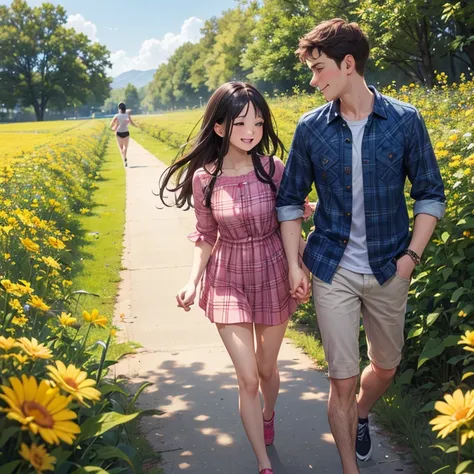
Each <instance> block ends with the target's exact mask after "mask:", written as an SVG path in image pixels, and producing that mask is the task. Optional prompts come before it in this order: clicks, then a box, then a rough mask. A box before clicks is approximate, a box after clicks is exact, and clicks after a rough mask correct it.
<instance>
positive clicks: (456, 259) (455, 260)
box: [451, 256, 465, 267]
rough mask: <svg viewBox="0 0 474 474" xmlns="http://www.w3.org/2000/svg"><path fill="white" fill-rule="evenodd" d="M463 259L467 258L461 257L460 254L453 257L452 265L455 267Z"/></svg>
mask: <svg viewBox="0 0 474 474" xmlns="http://www.w3.org/2000/svg"><path fill="white" fill-rule="evenodd" d="M463 260H465V257H460V256H456V257H451V265H452V266H453V267H455V266H456V265H457V264H458V263H459V262H462V261H463Z"/></svg>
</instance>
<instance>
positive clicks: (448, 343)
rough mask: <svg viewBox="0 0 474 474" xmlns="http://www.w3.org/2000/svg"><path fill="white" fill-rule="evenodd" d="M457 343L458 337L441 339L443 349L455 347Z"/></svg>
mask: <svg viewBox="0 0 474 474" xmlns="http://www.w3.org/2000/svg"><path fill="white" fill-rule="evenodd" d="M458 341H459V336H446V337H445V338H444V339H443V344H444V347H453V346H457V345H458Z"/></svg>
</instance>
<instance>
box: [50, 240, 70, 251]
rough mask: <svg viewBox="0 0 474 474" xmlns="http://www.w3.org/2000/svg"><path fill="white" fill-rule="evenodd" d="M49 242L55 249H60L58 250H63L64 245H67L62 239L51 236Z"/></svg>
mask: <svg viewBox="0 0 474 474" xmlns="http://www.w3.org/2000/svg"><path fill="white" fill-rule="evenodd" d="M48 243H49V245H51V247H53V248H55V249H58V250H62V249H63V248H64V247H66V246H65V245H64V242H63V241H62V240H59V239H57V238H56V237H49V238H48Z"/></svg>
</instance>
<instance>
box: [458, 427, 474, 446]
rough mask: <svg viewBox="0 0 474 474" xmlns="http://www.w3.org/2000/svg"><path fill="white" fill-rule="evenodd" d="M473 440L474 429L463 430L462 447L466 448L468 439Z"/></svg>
mask: <svg viewBox="0 0 474 474" xmlns="http://www.w3.org/2000/svg"><path fill="white" fill-rule="evenodd" d="M473 438H474V430H473V429H467V430H461V446H464V445H465V444H466V441H467V440H468V439H473Z"/></svg>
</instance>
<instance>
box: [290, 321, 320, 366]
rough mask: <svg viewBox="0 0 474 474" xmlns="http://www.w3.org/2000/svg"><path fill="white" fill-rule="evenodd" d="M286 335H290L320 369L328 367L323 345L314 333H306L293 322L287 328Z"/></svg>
mask: <svg viewBox="0 0 474 474" xmlns="http://www.w3.org/2000/svg"><path fill="white" fill-rule="evenodd" d="M286 337H289V338H290V339H291V340H292V341H293V342H294V343H295V344H296V347H300V348H301V349H303V352H304V353H305V354H307V355H308V356H309V357H311V359H313V361H314V362H315V363H316V365H317V366H318V368H319V369H326V368H327V363H326V359H325V357H324V349H323V345H322V344H321V341H319V340H318V339H316V338H315V337H314V335H313V334H311V333H306V332H305V331H303V330H302V329H301V328H300V327H299V326H298V325H296V324H292V325H291V326H290V327H289V328H288V329H287V330H286Z"/></svg>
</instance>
